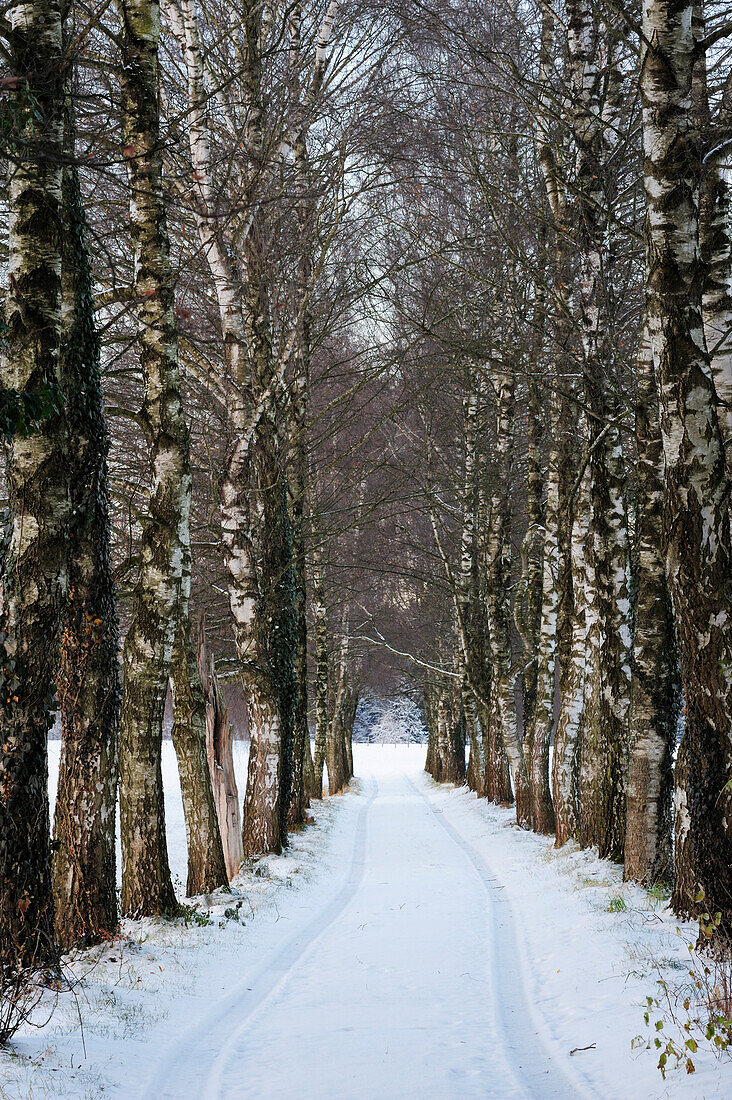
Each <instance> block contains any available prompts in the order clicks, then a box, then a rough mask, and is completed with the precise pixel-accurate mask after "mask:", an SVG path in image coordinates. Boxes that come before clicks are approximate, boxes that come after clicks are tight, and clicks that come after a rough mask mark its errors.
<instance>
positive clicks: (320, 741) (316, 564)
mask: <svg viewBox="0 0 732 1100" xmlns="http://www.w3.org/2000/svg"><path fill="white" fill-rule="evenodd" d="M313 617H314V620H315V761H314V765H313V771H314V787H313V791H314V797H315V798H322V797H323V768H324V765H325V745H326V740H327V737H328V684H329V679H330V676H329V660H328V610H327V607H326V604H325V578H324V576H323V563H322V557H321V552H320V549H319V548H316V550H315V551H314V553H313Z"/></svg>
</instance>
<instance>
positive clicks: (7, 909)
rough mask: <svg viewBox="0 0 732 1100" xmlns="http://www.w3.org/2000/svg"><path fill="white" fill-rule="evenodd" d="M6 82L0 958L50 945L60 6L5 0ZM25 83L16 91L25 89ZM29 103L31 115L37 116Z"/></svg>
mask: <svg viewBox="0 0 732 1100" xmlns="http://www.w3.org/2000/svg"><path fill="white" fill-rule="evenodd" d="M7 18H8V19H9V21H10V28H11V29H10V31H9V34H8V39H9V53H10V57H9V61H10V64H11V65H12V72H13V76H15V77H17V78H18V79H17V84H12V83H11V84H10V85H9V92H8V95H9V100H10V104H9V108H8V109H9V110H10V109H12V116H11V117H12V120H13V126H14V131H15V132H14V135H13V136H14V140H15V142H16V150H17V154H16V155H17V161H16V163H14V165H13V170H12V172H11V173H10V184H9V188H8V191H9V196H8V197H9V213H10V220H9V242H8V248H9V270H10V272H11V276H10V286H9V290H8V293H7V297H6V300H5V322H6V325H7V331H6V334H5V339H4V349H3V356H2V364H1V366H0V371H1V372H2V385H3V387H4V388H5V389H7V390H13V391H16V392H18V393H20V394H25V395H27V396H28V397H31V398H33V397H35V398H37V408H38V410H39V415H38V417H37V418H36V417H33V418H31V419H30V421H29V422H28V423H27V425H26V430H25V431H24V433H23V435H22V437H21V436H16V438H15V439H14V441H13V445H12V449H11V452H10V455H9V461H8V466H7V480H8V496H9V504H10V516H11V522H12V532H11V536H10V547H9V552H8V556H7V561H6V568H5V571H4V574H3V578H2V584H3V592H2V597H3V598H2V622H0V627H1V628H2V629H1V632H0V666H1V671H2V679H1V680H0V689H1V690H0V706H1V707H2V711H1V723H2V731H1V734H2V735H1V736H0V746H1V747H0V891H1V893H0V968H2V969H9V970H17V969H20V968H24V967H30V966H33V965H36V964H39V965H43V964H44V963H46V962H48V961H50V960H51V959H52V958H53V955H54V932H53V900H52V897H51V852H50V830H49V807H48V763H47V755H46V735H47V733H48V729H49V727H50V725H51V723H52V721H53V678H54V673H55V670H56V667H57V663H58V652H59V628H60V624H61V616H62V614H63V610H64V606H65V599H66V594H67V576H66V565H65V555H66V534H67V524H68V520H69V498H68V490H67V485H66V468H65V463H64V459H63V448H64V424H63V418H62V416H61V413H60V395H59V388H58V383H59V345H60V336H61V224H62V216H61V203H62V196H61V184H62V169H61V166H62V163H63V162H62V143H63V76H64V59H63V52H62V27H61V12H60V8H59V5H58V3H56V2H55V0H34V2H32V3H25V4H19V3H14V4H12V5H11V6H10V9H9V11H8V13H7ZM26 93H29V94H28V96H26ZM36 109H37V111H38V112H39V113H40V115H41V117H42V122H40V123H39V120H38V118H37V117H36Z"/></svg>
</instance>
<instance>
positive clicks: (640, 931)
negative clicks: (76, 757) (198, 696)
mask: <svg viewBox="0 0 732 1100" xmlns="http://www.w3.org/2000/svg"><path fill="white" fill-rule="evenodd" d="M163 748H164V780H165V786H166V815H167V823H168V835H169V850H170V860H171V867H172V869H173V874H174V877H175V878H176V880H177V883H178V887H179V892H181V891H182V889H183V885H182V884H183V883H184V882H185V831H184V826H183V815H182V808H181V802H180V791H179V787H178V781H177V775H176V768H175V760H174V755H173V751H172V745H171V744H170V743H169V742H165V743H164V746H163ZM50 751H51V754H52V755H51V772H52V788H53V777H55V772H56V770H57V767H58V744H57V743H53V742H52V743H51V746H50ZM424 751H425V750H424V746H423V745H403V744H400V745H394V744H386V745H377V744H368V745H356V746H355V748H354V756H355V765H356V772H357V776H358V777H359V778H358V779H357V781H356V783H355V784H354V788H353V789H352V790H351V791H349V792H348V793H346V794H345V795H342V796H340V797H335V798H332V799H325V800H324V801H323V803H322V805H316V806H315V808H314V814H315V818H316V823H315V825H314V826H312V827H310V828H308V829H306V830H305V831H303V832H302V833H300V834H298V835H296V836H295V837H294V838H293V842H292V846H291V848H290V850H289V851H288V853H287V854H286V855H285V856H282V857H269V858H267V859H265V860H261V861H259V863H258V864H256V865H255V864H250V865H249V866H248V867H246V868H245V869H244V871H243V873H242V874H241V875H240V876H239V878H238V879H237V880H236V883H235V886H234V888H233V890H232V893H231V894H224V893H220V894H217V895H213V896H211V897H209V898H203V899H197V905H198V906H199V908H200V909H201V910H202V911H205V912H206V913H208V914H210V919H211V920H212V923H210V924H207V925H205V926H199V925H198V924H195V923H190V922H189V924H188V925H186V924H185V923H183V922H180V923H176V924H166V923H159V922H156V921H149V920H148V921H134V922H125V924H124V926H123V933H122V936H121V937H120V938H119V939H118V940H116V941H115V942H113V943H111V944H108V945H104V946H103V947H101V948H96V949H93V950H92V951H88V952H85V953H83V954H81V955H80V956H78V957H77V958H75V959H69V960H68V965H67V975H68V976H73V977H74V978H75V979H76V980H77V983H78V984H77V985H76V986H75V989H74V991H73V993H69V992H63V993H61V994H59V995H58V1003H57V1006H56V1010H55V1012H54V1014H53V1016H52V1018H51V1020H50V1021H49V1022H48V1023H47V1024H46V1026H45V1027H43V1028H42V1029H40V1030H32V1029H23V1031H22V1032H20V1033H19V1034H18V1036H17V1037H16V1040H15V1043H14V1047H13V1050H12V1052H10V1053H7V1052H6V1053H3V1054H0V1096H2V1097H7V1098H8V1100H16V1098H17V1100H20V1098H26V1097H41V1096H51V1097H78V1098H95V1100H96V1098H98V1097H116V1098H124V1100H127V1098H130V1100H131V1098H138V1097H147V1098H150V1100H151V1098H153V1097H155V1098H156V1100H158V1098H161V1100H162V1098H163V1097H175V1098H177V1100H178V1098H179V1100H186V1098H190V1100H198V1098H204V1100H214V1098H218V1097H224V1096H226V1097H228V1098H236V1097H246V1098H247V1100H258V1098H261V1100H263V1098H274V1097H281V1096H288V1095H297V1096H298V1097H300V1098H302V1100H315V1098H316V1097H317V1098H318V1100H323V1098H325V1100H331V1098H336V1097H337V1098H339V1100H340V1098H346V1100H361V1098H362V1100H367V1098H368V1100H370V1098H372V1097H385V1098H387V1100H391V1098H394V1100H396V1098H397V1097H398V1098H412V1097H414V1098H417V1097H419V1098H424V1100H445V1098H453V1097H454V1098H456V1100H463V1098H466V1100H467V1098H472V1097H496V1098H498V1097H500V1098H505V1100H513V1098H518V1097H525V1098H531V1100H533V1098H537V1100H541V1098H545V1097H546V1098H554V1097H562V1100H565V1098H566V1100H569V1098H574V1097H597V1098H602V1100H614V1098H617V1100H621V1098H622V1100H631V1098H632V1100H635V1098H636V1097H637V1098H643V1100H645V1098H648V1100H653V1098H658V1100H661V1098H675V1097H679V1098H683V1100H722V1098H723V1097H726V1096H732V1062H729V1061H723V1060H721V1061H717V1060H715V1059H714V1057H712V1056H711V1055H702V1053H701V1052H700V1053H699V1054H697V1055H695V1062H696V1064H697V1067H698V1072H697V1073H696V1074H695V1075H693V1076H690V1077H687V1076H686V1075H685V1074H683V1073H674V1074H671V1075H669V1077H668V1078H667V1080H666V1082H664V1081H663V1080H662V1079H661V1077H660V1074H659V1073H658V1071H657V1069H656V1068H655V1067H656V1061H657V1055H656V1053H655V1052H651V1051H647V1050H645V1049H637V1050H631V1040H632V1039H633V1037H634V1036H636V1035H638V1034H643V1033H644V1032H645V1028H644V1024H643V1019H642V1016H643V1010H644V1007H645V998H646V996H647V995H649V994H650V995H653V994H654V993H655V991H656V986H655V983H656V979H657V977H658V974H659V973H663V974H664V976H666V977H667V978H669V977H670V978H674V977H676V976H678V975H679V974H680V975H681V976H682V977H683V971H682V970H681V969H680V968H681V966H682V964H683V962H684V959H685V957H687V951H686V944H687V943H688V942H689V940H690V939H691V938H693V934H692V930H691V929H689V928H688V927H687V928H682V929H681V931H680V932H677V924H676V921H675V920H674V918H673V917H672V916H671V915H670V914H669V912H668V911H667V910H666V909H665V908H663V904H662V903H661V902H657V901H655V900H654V899H653V898H651V897H649V895H648V894H647V893H646V892H645V891H643V890H641V889H640V888H638V887H635V886H631V885H627V884H623V883H622V881H621V878H622V876H621V871H620V868H618V867H616V866H614V865H612V864H608V863H607V862H604V861H600V860H598V859H597V857H596V856H595V855H594V854H593V853H592V852H580V851H578V850H577V849H576V848H574V847H573V846H567V847H566V848H564V849H562V850H561V851H559V852H558V851H556V850H555V849H554V848H553V846H552V842H551V840H550V839H548V838H544V837H538V836H535V835H534V834H532V833H527V832H523V831H521V830H519V829H517V828H516V827H515V826H514V825H513V824H512V814H511V811H509V810H503V809H500V808H497V807H494V806H490V805H489V804H487V803H486V802H484V801H482V800H478V799H476V798H475V796H474V795H472V794H471V793H470V792H468V791H467V790H465V789H453V788H451V787H438V786H436V785H435V784H434V783H432V781H431V780H430V779H429V778H428V777H427V776H426V775H425V774H424V772H423V770H422V769H423V765H424ZM235 766H236V768H237V777H238V782H239V788H240V790H243V788H244V779H245V768H246V745H243V744H241V743H236V744H235ZM618 899H622V900H621V901H620V900H618ZM623 906H624V907H623ZM225 913H227V914H228V916H225ZM236 916H238V917H239V918H240V919H238V920H237V919H233V918H235V917H236ZM659 968H660V970H659ZM80 1020H81V1022H82V1024H83V1030H82V1028H80V1026H79V1021H80ZM581 1047H591V1048H592V1049H589V1050H584V1051H583V1050H577V1052H576V1053H575V1054H574V1055H572V1054H570V1051H573V1050H576V1049H577V1048H581Z"/></svg>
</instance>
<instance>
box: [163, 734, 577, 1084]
mask: <svg viewBox="0 0 732 1100" xmlns="http://www.w3.org/2000/svg"><path fill="white" fill-rule="evenodd" d="M387 751H388V750H387ZM361 783H362V788H363V789H364V790H365V791H366V792H368V793H367V795H366V797H365V798H364V805H363V806H362V808H361V810H360V812H359V814H358V815H357V817H356V819H355V822H354V828H353V837H352V844H351V855H350V866H349V868H348V870H347V873H346V875H345V879H344V882H343V885H342V887H341V889H340V890H339V891H338V892H337V893H336V894H335V896H333V897H332V898H330V899H329V900H328V901H327V902H326V903H325V904H324V906H323V908H322V910H321V911H320V912H319V913H317V914H316V915H315V916H314V917H313V918H312V919H311V920H310V921H309V922H308V923H307V924H306V926H305V927H304V928H303V929H302V930H301V931H300V932H299V933H296V934H295V935H294V936H293V937H292V938H291V940H290V941H288V943H287V944H286V945H285V946H284V948H283V950H282V951H281V952H280V953H279V954H278V956H277V958H276V959H275V960H274V962H272V961H268V962H267V963H266V965H264V966H263V967H262V970H261V971H260V973H259V974H258V975H257V976H255V977H254V978H253V979H250V980H248V982H247V984H246V985H245V986H243V987H242V988H240V989H238V990H236V991H235V992H234V994H233V995H231V996H229V997H227V998H226V999H225V1002H223V1003H222V1005H221V1006H219V1008H218V1009H217V1010H215V1011H214V1012H212V1013H211V1014H210V1016H209V1017H208V1018H207V1019H204V1020H199V1021H197V1022H196V1024H195V1025H194V1026H193V1027H192V1028H191V1029H190V1031H189V1032H187V1033H186V1034H184V1035H183V1036H182V1037H181V1039H180V1040H179V1041H177V1042H175V1043H174V1044H173V1045H172V1046H171V1048H170V1049H169V1050H168V1052H167V1055H166V1056H165V1057H164V1058H163V1060H162V1061H161V1063H160V1065H159V1066H158V1067H157V1070H156V1072H155V1074H154V1076H153V1078H152V1079H151V1080H150V1082H149V1085H148V1088H147V1091H146V1096H147V1097H149V1098H150V1100H152V1098H153V1097H156V1098H157V1097H163V1096H164V1097H171V1098H172V1097H177V1098H184V1097H190V1098H191V1100H193V1098H198V1097H205V1098H206V1100H218V1098H223V1097H247V1100H256V1098H262V1100H263V1098H269V1097H272V1098H274V1097H280V1096H287V1095H293V1094H296V1095H297V1096H299V1097H301V1098H302V1100H315V1098H319V1100H320V1098H323V1097H342V1098H350V1100H356V1098H363V1100H367V1098H372V1097H386V1098H392V1097H393V1098H396V1097H404V1098H407V1097H421V1098H430V1097H434V1098H435V1100H438V1098H445V1097H456V1098H457V1097H459V1098H461V1100H462V1098H465V1100H467V1098H470V1097H483V1098H485V1097H501V1098H504V1100H512V1098H518V1097H531V1098H535V1100H544V1098H547V1100H549V1098H551V1100H554V1098H559V1097H562V1098H563V1100H570V1098H572V1097H575V1096H580V1095H584V1094H585V1093H584V1090H583V1089H582V1088H581V1085H578V1082H577V1080H576V1079H575V1078H574V1075H573V1074H572V1071H571V1069H570V1068H569V1067H568V1066H567V1065H566V1064H562V1061H560V1060H558V1059H557V1058H556V1057H555V1056H554V1055H553V1053H552V1052H551V1051H549V1050H548V1049H547V1048H546V1047H545V1046H544V1044H543V1042H542V1040H541V1037H540V1036H539V1035H538V1034H537V1031H536V1028H535V1026H533V1025H532V1023H531V1013H530V1010H529V1006H528V1002H527V997H526V994H525V991H524V988H523V984H522V980H521V977H520V973H521V971H520V966H519V964H518V960H517V956H516V945H515V941H514V936H513V930H512V923H511V912H510V910H509V908H508V906H507V904H506V902H505V901H504V900H503V899H502V898H501V893H500V888H498V887H497V886H496V885H495V884H494V883H493V882H492V881H491V878H490V875H489V872H488V871H487V868H485V866H484V865H482V863H481V860H480V856H479V855H478V853H477V852H475V851H474V850H472V849H471V847H470V846H469V845H468V844H467V842H466V841H465V840H464V839H463V838H462V837H461V836H460V834H459V833H458V832H457V831H456V830H455V827H454V826H453V825H451V824H450V823H449V822H448V821H447V820H445V819H444V815H443V814H442V811H439V810H436V809H435V808H434V807H433V805H432V804H431V803H430V801H429V797H428V795H427V794H426V793H424V792H423V790H420V784H419V781H418V782H417V783H415V782H413V781H412V780H411V779H410V778H409V777H408V776H407V775H405V774H403V773H402V774H399V773H397V774H392V775H390V774H383V773H382V774H380V775H378V776H374V775H363V774H362V779H361ZM422 786H424V784H422Z"/></svg>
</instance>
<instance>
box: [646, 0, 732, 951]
mask: <svg viewBox="0 0 732 1100" xmlns="http://www.w3.org/2000/svg"><path fill="white" fill-rule="evenodd" d="M642 32H643V61H642V67H641V74H640V87H641V94H642V98H643V149H644V165H643V174H644V184H645V193H646V204H647V219H646V246H647V273H646V291H647V304H648V326H649V334H650V340H651V346H652V349H653V364H654V370H655V374H656V385H657V389H658V398H659V406H660V421H661V436H662V440H663V452H664V461H665V485H666V494H667V500H668V508H669V513H668V515H669V527H668V544H667V545H668V550H667V556H666V569H667V574H668V579H669V587H670V591H671V596H672V599H673V604H674V613H675V618H676V623H677V628H678V637H679V650H680V660H681V678H682V686H683V691H684V700H685V706H686V714H685V729H684V735H683V740H682V744H681V747H680V750H679V759H678V762H677V767H676V789H675V795H674V802H675V826H674V828H675V885H674V895H673V903H674V906H675V908H676V910H677V912H679V913H689V914H694V913H696V912H697V911H698V909H699V905H700V904H701V905H702V907H703V908H704V910H705V911H709V912H715V911H719V912H721V913H722V927H723V930H724V931H725V932H729V928H730V921H731V920H732V913H731V910H730V898H731V897H732V888H731V887H732V883H731V882H730V867H732V844H731V842H730V833H729V820H730V814H731V813H732V806H730V798H732V793H731V792H730V791H729V790H728V789H727V784H728V780H729V776H730V770H731V767H732V760H730V740H729V730H730V727H731V725H732V700H731V695H732V674H731V673H730V669H732V625H731V622H730V612H731V608H730V600H731V595H730V584H731V578H732V560H731V557H730V554H731V548H730V529H729V491H730V490H729V479H728V477H727V472H726V468H725V459H724V448H723V443H722V433H721V431H720V425H719V416H718V412H717V395H716V392H715V389H714V385H713V382H712V379H711V376H710V368H709V354H708V351H707V347H706V341H705V338H704V327H703V318H702V300H701V297H702V286H703V280H702V269H701V257H700V249H699V185H698V179H699V172H698V165H699V149H698V142H697V134H696V131H695V128H694V126H693V120H692V104H691V91H692V71H693V65H694V59H695V55H696V50H697V45H696V43H695V41H694V37H693V33H692V8H691V4H689V3H685V2H683V0H676V2H673V3H667V2H665V0H649V2H648V3H647V4H646V5H645V6H644V10H643V22H642ZM700 891H704V895H705V896H704V900H703V902H701V903H699V902H697V901H696V900H695V899H696V898H697V897H698V896H699V893H700Z"/></svg>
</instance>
